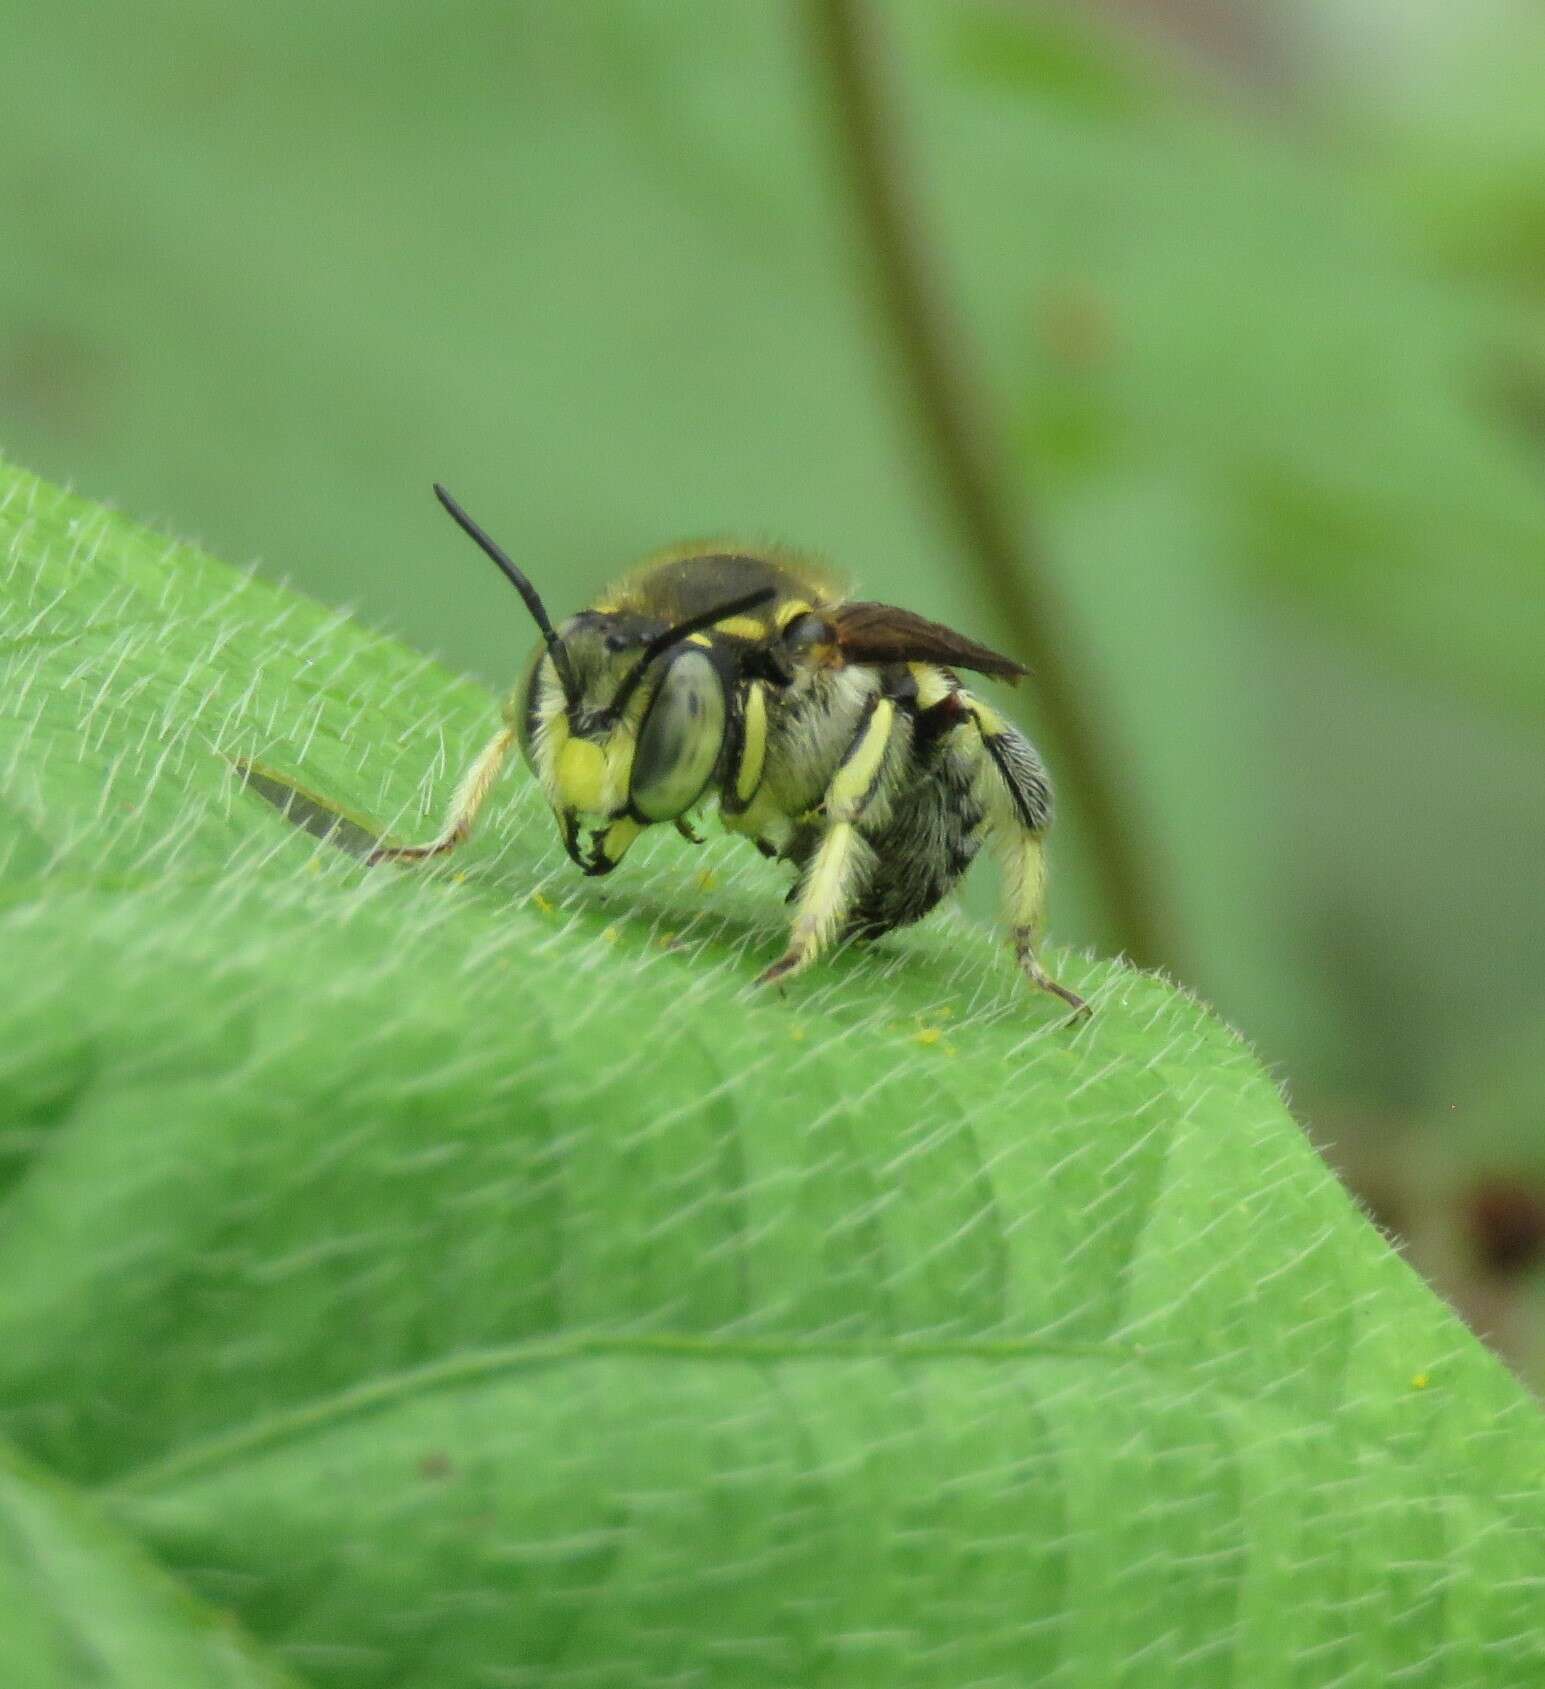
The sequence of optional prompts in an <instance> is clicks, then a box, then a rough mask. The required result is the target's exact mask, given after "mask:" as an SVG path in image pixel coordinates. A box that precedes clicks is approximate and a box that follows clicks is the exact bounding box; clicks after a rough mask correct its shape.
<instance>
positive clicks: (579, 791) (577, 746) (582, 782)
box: [557, 739, 609, 815]
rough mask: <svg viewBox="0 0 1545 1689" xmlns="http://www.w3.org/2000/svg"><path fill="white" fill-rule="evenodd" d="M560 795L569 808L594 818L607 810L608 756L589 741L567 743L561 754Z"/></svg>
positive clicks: (580, 740) (559, 768)
mask: <svg viewBox="0 0 1545 1689" xmlns="http://www.w3.org/2000/svg"><path fill="white" fill-rule="evenodd" d="M557 775H558V796H559V798H560V799H561V800H562V802H563V805H564V807H565V808H566V809H577V810H582V811H584V812H585V813H587V814H590V815H594V814H596V813H598V812H599V811H602V810H605V809H606V808H608V807H609V806H608V804H607V803H606V802H605V795H606V786H607V778H606V775H607V768H606V753H605V752H604V751H603V750H602V749H601V747H600V746H599V745H597V744H595V743H593V742H592V741H591V740H589V739H569V740H566V741H565V742H564V744H563V746H562V748H561V749H560V750H559V752H558V769H557Z"/></svg>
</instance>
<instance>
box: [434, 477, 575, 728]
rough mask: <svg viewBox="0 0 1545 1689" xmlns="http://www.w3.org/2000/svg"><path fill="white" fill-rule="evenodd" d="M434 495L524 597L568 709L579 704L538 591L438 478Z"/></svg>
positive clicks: (571, 670) (571, 674)
mask: <svg viewBox="0 0 1545 1689" xmlns="http://www.w3.org/2000/svg"><path fill="white" fill-rule="evenodd" d="M434 487H435V497H436V498H437V499H439V501H440V503H441V504H443V505H444V506H445V508H446V510H447V511H449V512H450V515H451V519H452V520H453V521H454V522H455V523H456V525H457V526H458V527H459V528H460V529H461V530H462V532H463V533H465V534H467V535H469V536H470V537H471V538H472V539H474V540H476V541H477V543H478V544H479V545H480V546H481V547H482V548H483V550H484V551H486V552H487V553H488V555H489V556H490V557H491V558H492V559H493V560H494V562H495V563H497V564H498V566H499V567H500V568H501V569H502V570H503V571H504V573H505V574H506V575H507V576H508V577H509V580H510V584H511V585H512V586H513V587H514V588H515V590H516V591H517V592H518V593H519V594H520V596H521V597H522V598H523V599H524V600H525V604H526V608H527V609H528V610H529V611H530V612H531V618H532V620H533V621H534V622H535V623H536V625H537V626H538V627H539V628H540V629H541V630H542V638H543V639H544V640H546V641H547V650H548V654H549V655H550V656H551V657H552V660H553V667H554V668H555V669H557V671H558V683H559V685H560V686H562V688H563V696H564V698H565V699H566V700H567V702H568V706H569V708H570V709H571V710H572V709H575V708H577V707H578V705H579V697H580V693H579V684H578V682H577V681H576V680H575V678H574V668H573V665H572V664H571V663H570V662H569V653H568V651H567V650H566V649H565V648H564V644H563V641H562V640H561V639H560V638H559V637H558V635H557V633H556V631H555V630H554V628H553V624H552V622H551V621H550V620H549V619H548V615H547V610H546V608H545V607H544V606H543V603H542V600H541V598H540V597H539V596H538V594H537V590H536V588H535V587H534V586H532V584H531V582H530V581H528V580H527V579H526V577H525V576H524V575H523V574H522V573H521V572H520V570H519V569H517V568H516V567H515V565H514V564H513V563H512V562H511V561H510V560H509V558H508V557H506V556H505V554H504V553H503V551H501V550H500V549H499V547H498V546H496V545H495V544H494V542H493V541H492V540H491V539H490V538H489V537H488V535H487V534H485V533H484V532H483V530H482V529H481V528H480V527H479V526H478V525H477V523H476V522H474V521H473V520H472V518H471V517H470V516H469V515H468V514H467V513H466V511H465V510H463V509H462V508H461V506H460V505H459V504H457V502H456V501H455V499H453V498H452V497H451V495H450V494H449V493H448V492H446V490H445V488H444V487H442V486H441V485H440V483H439V482H438V481H436V482H435V484H434Z"/></svg>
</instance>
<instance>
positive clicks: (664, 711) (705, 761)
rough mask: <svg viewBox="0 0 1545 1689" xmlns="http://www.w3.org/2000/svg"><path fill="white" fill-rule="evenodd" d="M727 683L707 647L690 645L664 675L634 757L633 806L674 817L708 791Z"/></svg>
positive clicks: (653, 817)
mask: <svg viewBox="0 0 1545 1689" xmlns="http://www.w3.org/2000/svg"><path fill="white" fill-rule="evenodd" d="M725 715H726V706H725V701H724V683H723V682H722V681H721V680H720V679H719V671H718V670H717V669H716V668H715V667H714V665H713V662H712V660H711V659H710V658H709V657H708V655H707V653H706V652H703V651H700V650H695V649H693V648H691V647H688V648H687V649H686V650H684V651H682V652H681V653H680V654H679V655H678V656H676V657H674V658H672V660H671V663H670V666H669V668H667V669H666V671H665V673H664V675H662V676H661V679H660V684H659V685H658V686H657V687H656V688H655V693H654V697H653V698H651V699H650V701H649V709H648V711H647V713H646V714H645V716H644V722H643V726H642V727H640V729H639V734H638V749H637V751H636V752H635V753H634V756H633V782H632V792H631V796H632V799H633V807H634V808H635V809H636V810H637V811H638V812H639V814H640V815H643V816H645V817H647V818H648V819H649V820H650V821H671V820H674V819H675V817H676V816H678V815H682V814H684V813H685V812H686V811H687V810H689V809H690V808H691V807H692V805H693V804H694V803H696V802H697V800H698V799H699V798H700V797H701V796H702V794H703V788H704V787H705V786H706V785H707V784H708V782H709V779H710V778H711V776H712V774H713V771H714V765H715V764H716V763H717V762H718V760H719V751H720V748H721V747H722V745H723V744H724V722H725Z"/></svg>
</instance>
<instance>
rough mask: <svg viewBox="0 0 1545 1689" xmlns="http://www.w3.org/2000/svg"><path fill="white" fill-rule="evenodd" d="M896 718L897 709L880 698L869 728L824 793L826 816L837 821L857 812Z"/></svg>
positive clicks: (886, 700) (882, 754) (872, 780)
mask: <svg viewBox="0 0 1545 1689" xmlns="http://www.w3.org/2000/svg"><path fill="white" fill-rule="evenodd" d="M895 717H896V706H895V705H894V704H893V703H892V702H891V701H890V699H889V698H881V699H879V700H878V702H877V703H876V704H875V706H874V710H873V712H872V713H871V714H870V717H869V725H868V726H867V727H866V728H865V729H864V732H863V737H862V738H860V739H859V741H858V743H857V744H856V745H855V746H854V747H853V749H852V751H851V752H850V753H849V755H848V760H847V761H846V762H845V763H843V765H842V767H841V768H839V769H838V770H837V773H836V775H835V776H834V777H833V779H832V783H831V788H830V790H829V791H828V792H827V794H826V812H827V814H828V815H831V816H833V817H834V818H836V819H839V820H840V819H842V818H843V817H845V816H847V815H850V814H852V813H853V812H854V811H855V810H857V809H858V807H859V806H860V805H861V804H862V803H863V801H864V799H865V798H866V797H868V795H869V789H870V787H871V786H873V785H874V781H875V776H876V775H877V774H878V773H879V772H880V764H881V762H882V761H883V760H884V757H885V747H886V744H887V743H888V741H889V739H890V736H891V724H892V722H893V721H894V720H895Z"/></svg>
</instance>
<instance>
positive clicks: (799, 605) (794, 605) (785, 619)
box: [778, 598, 815, 633]
mask: <svg viewBox="0 0 1545 1689" xmlns="http://www.w3.org/2000/svg"><path fill="white" fill-rule="evenodd" d="M814 608H815V606H814V605H813V604H807V603H806V602H805V601H804V599H803V598H791V599H790V600H789V601H788V603H787V604H780V605H779V606H778V631H779V632H780V633H781V632H782V631H783V630H784V628H786V627H787V626H788V625H789V623H790V622H792V621H793V620H794V618H795V617H796V616H806V615H808V614H809V613H810V612H811V610H813V609H814Z"/></svg>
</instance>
